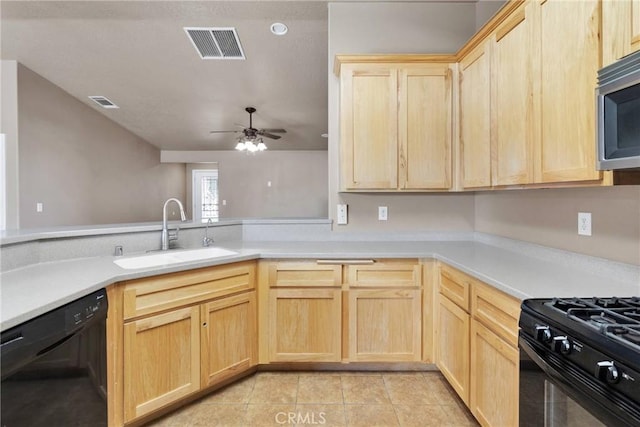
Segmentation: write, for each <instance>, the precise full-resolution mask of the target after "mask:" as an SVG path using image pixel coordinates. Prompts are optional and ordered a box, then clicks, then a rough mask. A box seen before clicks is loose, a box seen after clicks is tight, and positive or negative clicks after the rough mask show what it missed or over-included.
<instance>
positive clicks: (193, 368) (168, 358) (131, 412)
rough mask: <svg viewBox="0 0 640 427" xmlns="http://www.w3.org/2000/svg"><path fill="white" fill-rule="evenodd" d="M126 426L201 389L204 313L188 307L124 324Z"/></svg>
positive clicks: (197, 308) (196, 308)
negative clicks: (202, 321) (201, 334)
mask: <svg viewBox="0 0 640 427" xmlns="http://www.w3.org/2000/svg"><path fill="white" fill-rule="evenodd" d="M123 380H124V421H125V422H129V421H132V420H134V419H136V418H139V417H142V416H144V415H148V414H150V413H152V412H153V411H156V410H158V409H160V408H162V407H163V406H166V405H167V404H169V403H172V402H175V401H177V400H179V399H181V398H183V397H185V396H188V395H189V394H191V393H193V392H195V391H198V390H199V389H200V312H199V307H197V306H195V307H186V308H181V309H177V310H172V311H169V312H166V313H162V314H157V315H153V316H150V317H146V318H143V319H139V320H133V321H131V322H127V323H125V325H124V378H123Z"/></svg>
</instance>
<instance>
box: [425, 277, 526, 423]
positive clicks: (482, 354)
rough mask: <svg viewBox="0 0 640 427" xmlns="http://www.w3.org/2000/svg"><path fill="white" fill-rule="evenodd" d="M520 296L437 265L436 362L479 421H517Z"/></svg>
mask: <svg viewBox="0 0 640 427" xmlns="http://www.w3.org/2000/svg"><path fill="white" fill-rule="evenodd" d="M519 314H520V302H519V301H518V300H516V299H514V298H512V297H510V296H508V295H506V294H504V293H503V292H501V291H499V290H497V289H495V288H493V287H491V286H489V285H486V284H485V283H482V282H480V281H479V280H476V279H475V278H473V277H471V276H468V275H466V274H464V273H462V272H460V271H458V270H456V269H454V268H452V267H449V266H447V265H441V266H440V293H439V303H438V310H437V319H438V321H437V323H436V331H435V334H436V363H437V365H438V367H439V368H440V370H441V371H442V373H443V375H444V376H445V378H447V380H448V381H449V383H450V384H451V386H452V387H453V389H454V390H456V392H457V393H458V394H459V395H460V397H461V399H462V400H463V401H464V402H465V403H466V404H467V406H468V407H469V408H470V409H471V412H472V413H473V415H474V416H475V417H476V418H477V419H478V421H480V424H481V425H483V426H496V427H501V426H511V425H517V424H518V392H519V389H518V387H519V383H518V376H519V351H518V318H519Z"/></svg>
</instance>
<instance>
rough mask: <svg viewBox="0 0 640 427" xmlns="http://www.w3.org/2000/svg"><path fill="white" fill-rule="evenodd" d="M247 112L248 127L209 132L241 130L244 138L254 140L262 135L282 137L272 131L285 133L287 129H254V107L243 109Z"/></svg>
mask: <svg viewBox="0 0 640 427" xmlns="http://www.w3.org/2000/svg"><path fill="white" fill-rule="evenodd" d="M244 110H245V111H246V112H247V113H249V127H248V128H244V129H242V130H212V131H211V132H209V133H240V132H242V133H243V134H244V136H245V139H246V140H249V141H251V140H255V139H256V138H257V137H261V136H264V137H266V138H271V139H280V138H282V137H281V136H280V135H274V133H286V132H287V131H286V130H284V129H256V128H254V127H253V113H255V112H256V109H255V108H253V107H247V108H245V109H244ZM239 126H240V125H239Z"/></svg>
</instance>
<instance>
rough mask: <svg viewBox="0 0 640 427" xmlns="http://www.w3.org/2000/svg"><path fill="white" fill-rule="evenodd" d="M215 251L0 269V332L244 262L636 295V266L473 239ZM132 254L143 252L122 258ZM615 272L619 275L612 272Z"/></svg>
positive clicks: (546, 291) (554, 291) (518, 288)
mask: <svg viewBox="0 0 640 427" xmlns="http://www.w3.org/2000/svg"><path fill="white" fill-rule="evenodd" d="M215 246H217V247H221V248H224V249H228V250H231V251H235V252H237V255H230V256H224V257H218V258H215V259H204V260H198V261H192V262H182V263H175V264H168V265H161V266H156V267H149V268H140V269H123V268H121V267H119V266H117V265H116V264H115V263H114V261H115V260H116V259H118V257H115V256H101V257H90V258H76V259H70V260H63V261H54V262H44V263H38V264H33V265H29V266H25V267H21V268H17V269H15V270H9V271H6V272H3V273H2V274H0V285H1V288H0V289H1V294H0V296H1V325H0V326H1V329H2V331H4V330H7V329H9V328H11V327H13V326H16V325H19V324H20V323H22V322H25V321H27V320H29V319H31V318H34V317H37V316H39V315H40V314H43V313H46V312H47V311H50V310H52V309H54V308H57V307H59V306H62V305H64V304H66V303H68V302H71V301H73V300H75V299H77V298H80V297H82V296H84V295H86V294H88V293H90V292H92V291H95V290H97V289H100V288H103V287H107V286H109V285H111V284H113V283H116V282H120V281H123V280H130V279H136V278H141V277H147V276H154V275H158V274H166V273H172V272H177V271H184V270H190V269H194V268H201V267H207V266H214V265H221V264H228V263H232V262H238V261H244V260H252V259H347V258H348V259H354V258H374V259H382V258H421V259H437V260H440V261H442V262H445V263H447V264H449V265H451V266H453V267H456V268H458V269H460V270H462V271H464V272H466V273H468V274H470V275H472V276H474V277H476V278H478V279H479V280H482V281H483V282H485V283H488V284H490V285H492V286H494V287H496V288H497V289H500V290H502V291H504V292H505V293H507V294H510V295H512V296H514V297H516V298H519V299H526V298H549V297H570V296H594V295H595V296H639V295H640V269H638V268H637V266H632V265H628V264H618V263H614V262H610V263H609V262H606V260H604V261H602V260H601V259H599V258H598V259H595V260H596V262H593V263H589V262H588V261H587V262H586V263H585V261H584V260H581V261H580V262H573V261H574V260H573V259H572V257H571V253H568V254H569V256H566V255H565V256H557V257H554V256H544V257H541V256H537V255H536V254H535V253H528V252H526V251H521V250H513V249H512V248H509V247H500V246H498V245H494V244H487V243H483V242H478V241H333V240H332V241H308V242H303V241H283V242H277V241H257V242H250V241H237V242H235V241H231V242H223V243H220V244H216V245H215ZM194 249H195V248H194ZM139 255H144V253H140V254H128V255H127V256H139ZM576 255H577V254H576ZM578 257H582V256H578ZM603 266H604V268H603ZM619 270H620V271H621V274H617V273H616V272H617V271H619Z"/></svg>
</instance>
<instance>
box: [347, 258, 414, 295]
mask: <svg viewBox="0 0 640 427" xmlns="http://www.w3.org/2000/svg"><path fill="white" fill-rule="evenodd" d="M346 268H347V280H348V282H349V287H351V288H419V287H420V286H422V268H421V266H420V264H419V263H418V261H417V260H382V261H377V262H375V263H373V264H368V265H348V266H346Z"/></svg>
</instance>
